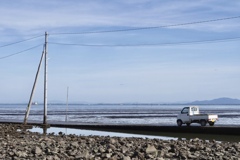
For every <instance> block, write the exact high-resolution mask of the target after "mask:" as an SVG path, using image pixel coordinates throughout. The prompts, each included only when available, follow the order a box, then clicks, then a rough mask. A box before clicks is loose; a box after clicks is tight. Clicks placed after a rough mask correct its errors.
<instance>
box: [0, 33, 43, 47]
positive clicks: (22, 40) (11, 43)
mask: <svg viewBox="0 0 240 160" xmlns="http://www.w3.org/2000/svg"><path fill="white" fill-rule="evenodd" d="M42 36H43V35H39V36H35V37H32V38H29V39H25V40H21V41H17V42H13V43H9V44H5V45H2V46H0V48H3V47H7V46H10V45H14V44H18V43H22V42H25V41H29V40H32V39H35V38H39V37H42Z"/></svg>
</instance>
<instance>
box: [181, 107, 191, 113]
mask: <svg viewBox="0 0 240 160" xmlns="http://www.w3.org/2000/svg"><path fill="white" fill-rule="evenodd" d="M188 110H189V107H185V108H183V110H182V111H181V113H182V114H188Z"/></svg>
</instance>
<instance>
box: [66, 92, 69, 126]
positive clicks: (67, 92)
mask: <svg viewBox="0 0 240 160" xmlns="http://www.w3.org/2000/svg"><path fill="white" fill-rule="evenodd" d="M68 90H69V87H67V106H66V117H65V122H67V120H68Z"/></svg>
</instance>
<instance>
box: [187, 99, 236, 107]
mask: <svg viewBox="0 0 240 160" xmlns="http://www.w3.org/2000/svg"><path fill="white" fill-rule="evenodd" d="M189 104H194V105H195V104H196V105H198V104H212V105H214V104H218V105H220V104H225V105H227V104H240V100H239V99H232V98H225V97H224V98H217V99H213V100H204V101H194V102H191V103H189Z"/></svg>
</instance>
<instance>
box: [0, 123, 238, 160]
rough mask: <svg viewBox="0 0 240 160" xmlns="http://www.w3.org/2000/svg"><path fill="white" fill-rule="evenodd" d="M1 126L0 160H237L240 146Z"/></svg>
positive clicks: (198, 140)
mask: <svg viewBox="0 0 240 160" xmlns="http://www.w3.org/2000/svg"><path fill="white" fill-rule="evenodd" d="M19 128H20V127H19V125H9V124H0V159H16V160H21V159H44V160H59V159H95V160H102V159H106V160H107V159H109V160H117V159H123V160H130V159H132V160H143V159H144V160H145V159H156V160H163V159H202V160H204V159H205V160H208V159H209V160H211V159H212V160H216V159H219V160H220V159H223V160H228V159H232V160H238V159H239V157H240V143H237V142H221V143H219V142H216V141H214V140H213V141H204V140H201V139H198V138H195V139H192V140H161V139H144V138H125V137H109V136H105V137H104V136H77V135H67V136H66V135H63V133H62V134H60V135H54V134H49V135H43V134H39V133H32V132H27V131H24V132H21V131H17V130H18V129H19Z"/></svg>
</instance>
